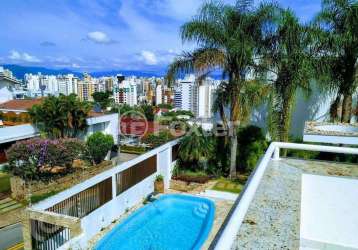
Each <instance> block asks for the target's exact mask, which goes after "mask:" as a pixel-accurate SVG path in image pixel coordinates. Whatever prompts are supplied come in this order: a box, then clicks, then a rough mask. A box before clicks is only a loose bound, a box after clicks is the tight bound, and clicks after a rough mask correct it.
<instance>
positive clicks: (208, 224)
mask: <svg viewBox="0 0 358 250" xmlns="http://www.w3.org/2000/svg"><path fill="white" fill-rule="evenodd" d="M157 197H158V198H157V199H156V201H158V200H163V199H167V198H170V197H177V198H179V199H188V198H190V199H193V198H194V199H195V200H202V201H203V203H205V204H207V205H208V206H209V213H208V215H207V217H206V218H205V220H204V224H203V225H202V228H201V229H200V235H198V236H199V237H198V238H197V239H196V241H195V242H194V245H193V248H192V249H196V250H199V249H202V247H204V245H205V243H206V241H207V240H208V238H209V236H210V233H211V231H212V229H213V226H214V222H215V213H216V204H215V202H214V201H213V200H212V199H210V198H209V197H203V196H199V195H196V194H188V193H165V194H159V195H158V196H157ZM154 202H155V201H154ZM152 204H153V202H151V203H149V204H143V203H140V204H138V205H137V206H134V207H133V208H132V209H130V210H129V211H128V212H126V213H125V214H123V215H122V216H120V218H119V219H118V220H116V221H115V222H113V223H112V224H111V225H110V226H109V227H107V230H105V232H104V235H97V237H99V238H98V239H97V240H95V239H91V241H90V246H91V249H97V248H96V247H98V245H100V244H101V242H104V241H106V240H108V239H109V238H111V237H112V236H113V234H115V229H116V228H118V227H121V226H123V225H125V224H126V223H128V222H129V221H130V219H131V218H133V217H135V216H137V215H138V214H140V213H142V212H143V211H144V210H145V209H146V208H147V207H148V206H150V205H152ZM112 225H113V226H112ZM93 238H96V236H95V237H93ZM91 243H92V244H91ZM99 249H100V248H99Z"/></svg>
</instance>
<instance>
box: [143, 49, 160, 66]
mask: <svg viewBox="0 0 358 250" xmlns="http://www.w3.org/2000/svg"><path fill="white" fill-rule="evenodd" d="M141 59H142V60H143V61H144V63H145V64H147V65H156V64H158V59H157V56H156V55H155V54H154V52H152V51H148V50H143V51H142V52H141Z"/></svg>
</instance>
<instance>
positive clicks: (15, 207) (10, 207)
mask: <svg viewBox="0 0 358 250" xmlns="http://www.w3.org/2000/svg"><path fill="white" fill-rule="evenodd" d="M20 207H22V204H21V203H16V204H14V205H12V206H9V207H6V208H4V209H1V210H0V214H3V213H6V212H9V211H11V210H14V209H17V208H20Z"/></svg>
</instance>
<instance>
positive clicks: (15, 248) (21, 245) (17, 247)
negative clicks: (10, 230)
mask: <svg viewBox="0 0 358 250" xmlns="http://www.w3.org/2000/svg"><path fill="white" fill-rule="evenodd" d="M21 249H24V243H23V242H21V243H18V244H16V245H15V246H12V247H10V248H8V249H7V250H21Z"/></svg>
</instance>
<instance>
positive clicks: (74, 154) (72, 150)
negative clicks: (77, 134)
mask: <svg viewBox="0 0 358 250" xmlns="http://www.w3.org/2000/svg"><path fill="white" fill-rule="evenodd" d="M61 142H62V143H63V145H64V146H65V147H66V149H67V150H68V153H69V154H70V156H71V159H72V161H73V160H76V159H81V160H89V157H90V156H89V152H88V149H87V146H86V143H84V142H83V141H81V140H79V139H75V138H70V139H61Z"/></svg>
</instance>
